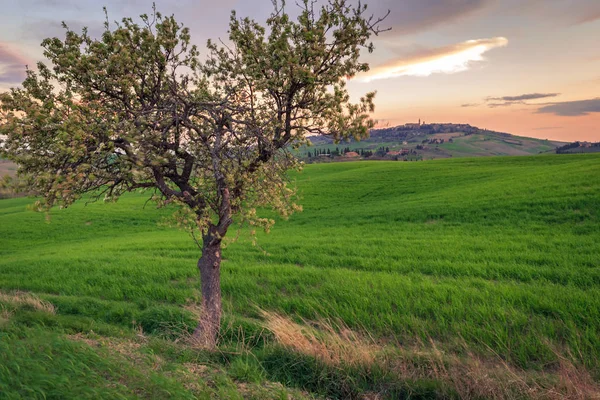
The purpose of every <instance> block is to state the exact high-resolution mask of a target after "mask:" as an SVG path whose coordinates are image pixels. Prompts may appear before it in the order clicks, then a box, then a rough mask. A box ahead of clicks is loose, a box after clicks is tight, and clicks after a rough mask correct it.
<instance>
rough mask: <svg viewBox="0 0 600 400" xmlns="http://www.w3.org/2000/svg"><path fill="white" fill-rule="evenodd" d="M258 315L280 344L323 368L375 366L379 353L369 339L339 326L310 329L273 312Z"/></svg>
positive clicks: (325, 323) (327, 324) (322, 324)
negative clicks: (324, 366)
mask: <svg viewBox="0 0 600 400" xmlns="http://www.w3.org/2000/svg"><path fill="white" fill-rule="evenodd" d="M261 313H262V316H263V318H264V319H265V322H266V325H265V327H266V328H267V329H268V330H270V331H271V332H273V334H274V335H275V338H276V339H277V341H278V342H279V343H280V344H282V345H283V346H285V347H288V348H291V349H293V350H294V351H297V352H299V353H302V354H306V355H309V356H312V357H315V358H316V359H318V360H320V361H322V362H324V363H325V364H327V365H332V366H338V365H342V364H343V365H349V366H363V367H369V366H371V365H373V364H374V363H375V361H376V355H377V354H378V353H380V352H381V350H382V348H381V347H380V346H376V345H375V344H374V343H373V341H372V340H371V339H368V338H365V337H362V336H360V335H359V334H357V333H356V332H354V331H352V330H350V329H348V328H347V327H345V326H343V325H342V324H341V323H339V324H333V323H331V322H330V321H321V322H319V323H317V324H315V327H313V326H309V324H308V323H307V324H305V325H300V324H297V323H295V322H293V321H292V320H291V319H289V318H287V317H285V316H282V315H279V314H276V313H271V312H267V311H262V312H261ZM305 322H306V321H305ZM336 325H337V327H336ZM340 327H341V329H338V328H340Z"/></svg>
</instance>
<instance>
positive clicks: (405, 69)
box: [359, 37, 508, 82]
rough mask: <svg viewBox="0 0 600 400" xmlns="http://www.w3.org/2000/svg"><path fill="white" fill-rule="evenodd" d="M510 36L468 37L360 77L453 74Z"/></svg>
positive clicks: (371, 78) (480, 57)
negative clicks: (475, 38)
mask: <svg viewBox="0 0 600 400" xmlns="http://www.w3.org/2000/svg"><path fill="white" fill-rule="evenodd" d="M507 44H508V40H507V39H506V38H503V37H495V38H491V39H477V40H468V41H466V42H462V43H458V44H455V45H451V46H446V47H440V48H437V49H432V50H424V51H420V52H419V53H417V54H414V55H412V56H410V57H403V58H400V59H397V60H394V61H391V62H388V63H386V64H383V65H380V66H379V67H376V68H373V69H372V70H371V71H369V72H367V73H365V74H362V77H359V79H360V80H361V81H363V82H370V81H373V80H377V79H388V78H397V77H400V76H429V75H431V74H435V73H444V74H453V73H457V72H462V71H466V70H468V69H469V68H470V66H471V64H472V63H473V62H476V61H483V60H484V58H483V54H484V53H486V52H488V51H490V50H492V49H494V48H497V47H504V46H506V45H507Z"/></svg>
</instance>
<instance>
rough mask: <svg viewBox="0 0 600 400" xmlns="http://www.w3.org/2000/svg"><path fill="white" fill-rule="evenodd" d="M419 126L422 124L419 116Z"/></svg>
mask: <svg viewBox="0 0 600 400" xmlns="http://www.w3.org/2000/svg"><path fill="white" fill-rule="evenodd" d="M419 126H421V118H419Z"/></svg>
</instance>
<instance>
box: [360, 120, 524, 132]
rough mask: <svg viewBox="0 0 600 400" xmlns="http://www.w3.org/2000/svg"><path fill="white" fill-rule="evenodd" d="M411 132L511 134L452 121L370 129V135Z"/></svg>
mask: <svg viewBox="0 0 600 400" xmlns="http://www.w3.org/2000/svg"><path fill="white" fill-rule="evenodd" d="M405 132H406V133H407V134H412V135H415V134H416V135H419V134H422V135H433V134H436V133H453V132H462V133H464V134H465V135H473V134H477V133H495V134H500V135H506V136H512V135H511V134H510V133H504V132H497V131H490V130H487V129H481V128H478V127H476V126H471V125H469V124H452V123H433V124H426V123H425V122H421V121H419V122H418V123H408V124H404V125H398V126H394V127H391V128H375V129H372V130H371V135H376V136H377V135H383V136H385V135H389V134H392V135H395V134H403V133H405Z"/></svg>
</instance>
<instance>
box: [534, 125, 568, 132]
mask: <svg viewBox="0 0 600 400" xmlns="http://www.w3.org/2000/svg"><path fill="white" fill-rule="evenodd" d="M563 128H564V127H563V126H542V127H540V128H533V130H534V131H551V130H554V129H563Z"/></svg>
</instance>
